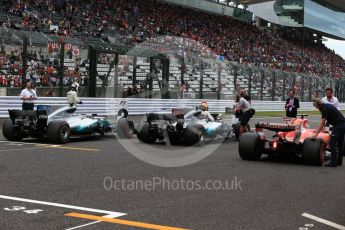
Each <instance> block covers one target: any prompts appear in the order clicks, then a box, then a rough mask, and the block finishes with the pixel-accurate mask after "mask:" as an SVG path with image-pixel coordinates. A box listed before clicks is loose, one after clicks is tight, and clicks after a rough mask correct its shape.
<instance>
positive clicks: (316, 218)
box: [302, 213, 345, 230]
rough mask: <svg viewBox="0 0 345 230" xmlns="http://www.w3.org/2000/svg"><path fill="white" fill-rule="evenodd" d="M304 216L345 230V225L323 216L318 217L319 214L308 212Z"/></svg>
mask: <svg viewBox="0 0 345 230" xmlns="http://www.w3.org/2000/svg"><path fill="white" fill-rule="evenodd" d="M302 216H304V217H306V218H309V219H311V220H315V221H317V222H319V223H322V224H325V225H328V226H330V227H333V228H335V229H339V230H345V226H342V225H339V224H336V223H333V222H331V221H328V220H325V219H322V218H320V217H317V216H313V215H310V214H308V213H303V214H302Z"/></svg>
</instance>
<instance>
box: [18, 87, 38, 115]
mask: <svg viewBox="0 0 345 230" xmlns="http://www.w3.org/2000/svg"><path fill="white" fill-rule="evenodd" d="M20 99H22V101H23V104H22V109H23V110H34V106H35V105H34V101H35V100H37V94H36V91H35V90H34V88H33V85H32V83H31V82H28V83H26V88H25V89H23V90H22V92H21V93H20Z"/></svg>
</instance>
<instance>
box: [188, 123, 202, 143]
mask: <svg viewBox="0 0 345 230" xmlns="http://www.w3.org/2000/svg"><path fill="white" fill-rule="evenodd" d="M184 141H185V144H186V145H187V146H192V145H197V146H203V145H204V144H205V142H206V133H205V129H204V127H203V126H202V125H188V126H187V127H186V129H185V133H184Z"/></svg>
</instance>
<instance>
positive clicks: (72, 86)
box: [70, 82, 80, 93]
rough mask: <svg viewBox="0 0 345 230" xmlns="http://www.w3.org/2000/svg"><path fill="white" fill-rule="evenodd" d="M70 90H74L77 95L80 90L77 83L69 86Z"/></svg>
mask: <svg viewBox="0 0 345 230" xmlns="http://www.w3.org/2000/svg"><path fill="white" fill-rule="evenodd" d="M70 89H71V90H74V91H76V92H77V93H78V92H79V89H80V85H79V83H77V82H74V83H73V84H72V85H71V87H70Z"/></svg>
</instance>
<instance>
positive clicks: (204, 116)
mask: <svg viewBox="0 0 345 230" xmlns="http://www.w3.org/2000/svg"><path fill="white" fill-rule="evenodd" d="M199 109H200V110H201V114H200V116H199V118H200V119H208V120H209V121H214V118H213V117H212V115H211V114H210V112H209V111H208V104H207V102H202V103H201V104H200V106H199Z"/></svg>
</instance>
